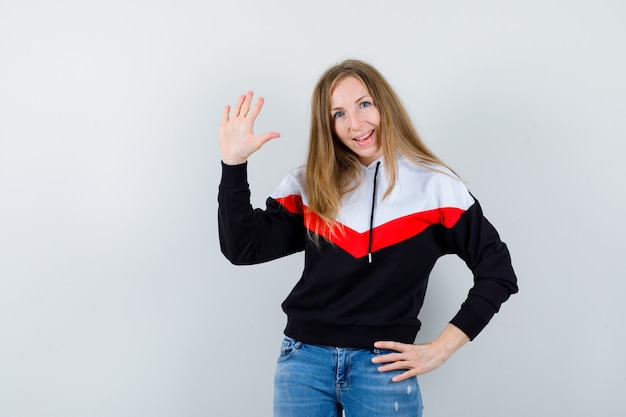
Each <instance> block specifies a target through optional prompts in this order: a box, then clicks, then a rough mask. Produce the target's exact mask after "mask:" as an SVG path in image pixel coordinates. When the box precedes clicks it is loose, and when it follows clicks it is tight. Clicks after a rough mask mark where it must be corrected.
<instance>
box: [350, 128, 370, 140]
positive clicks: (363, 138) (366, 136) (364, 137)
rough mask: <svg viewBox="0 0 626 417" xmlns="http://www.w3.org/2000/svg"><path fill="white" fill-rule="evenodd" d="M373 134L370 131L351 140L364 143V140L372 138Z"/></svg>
mask: <svg viewBox="0 0 626 417" xmlns="http://www.w3.org/2000/svg"><path fill="white" fill-rule="evenodd" d="M373 133H374V131H373V130H370V131H369V132H368V133H366V134H364V135H363V136H361V137H358V138H353V139H352V140H354V141H356V142H361V141H364V140H366V139H369V137H370V136H372V134H373Z"/></svg>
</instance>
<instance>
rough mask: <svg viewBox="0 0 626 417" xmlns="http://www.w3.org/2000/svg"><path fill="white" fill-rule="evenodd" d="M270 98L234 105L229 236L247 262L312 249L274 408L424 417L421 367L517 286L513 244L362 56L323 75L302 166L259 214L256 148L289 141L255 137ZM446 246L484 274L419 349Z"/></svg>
mask: <svg viewBox="0 0 626 417" xmlns="http://www.w3.org/2000/svg"><path fill="white" fill-rule="evenodd" d="M262 106H263V99H262V98H259V99H258V100H257V101H256V103H254V104H253V95H252V92H248V93H247V94H245V95H242V96H241V97H240V98H239V100H238V101H237V103H236V104H235V106H234V107H233V108H231V107H230V106H226V108H225V109H224V115H223V120H222V124H221V126H220V129H219V141H220V149H221V153H222V180H221V183H220V189H219V233H220V243H221V248H222V252H223V253H224V255H225V256H226V257H227V258H228V259H229V260H230V261H231V262H232V263H233V264H237V265H244V264H255V263H260V262H266V261H269V260H272V259H275V258H279V257H282V256H286V255H289V254H292V253H294V252H299V251H304V252H305V260H304V268H303V272H302V275H301V277H300V279H299V281H298V282H297V283H296V285H295V287H294V288H293V290H292V292H291V293H290V294H289V295H288V297H287V298H286V300H285V301H284V303H283V304H282V307H283V310H284V311H285V313H286V315H287V326H286V328H285V337H284V339H283V342H282V347H281V353H280V356H279V358H278V363H277V367H276V375H275V389H274V392H275V394H274V415H275V416H276V417H286V416H290V417H294V416H297V417H329V416H340V415H341V413H342V411H344V410H345V413H346V416H350V417H366V416H367V417H384V416H395V417H400V416H402V417H404V416H407V417H408V416H412V417H415V416H421V414H422V409H423V405H422V398H421V395H420V390H419V385H418V382H417V376H418V375H421V374H424V373H426V372H430V371H432V370H434V369H436V368H437V367H439V366H441V365H442V364H443V363H444V362H445V361H446V360H447V359H448V358H449V357H450V356H451V355H452V354H453V353H454V352H455V351H457V350H458V349H459V348H461V347H462V346H463V345H464V344H465V343H467V342H468V341H470V340H472V339H474V338H475V337H476V336H477V335H478V333H479V332H480V331H481V330H482V329H483V328H484V327H485V326H486V325H487V323H488V322H489V320H490V319H491V318H492V316H493V315H494V314H495V313H496V312H497V311H498V310H499V308H500V305H501V304H502V303H503V302H504V301H506V300H507V299H508V298H509V296H510V295H511V294H513V293H516V292H517V280H516V277H515V273H514V271H513V268H512V266H511V260H510V256H509V252H508V250H507V247H506V245H505V244H504V243H503V242H502V241H501V240H500V238H499V235H498V233H497V231H496V230H495V229H494V227H493V226H492V225H491V224H490V223H489V222H488V221H487V219H485V217H484V216H483V214H482V211H481V208H480V205H479V203H478V201H477V200H476V199H475V198H474V197H473V196H472V195H471V194H470V192H469V191H468V190H467V188H466V186H465V185H464V183H463V182H462V181H460V180H459V179H458V178H457V177H456V175H455V174H454V173H453V172H452V170H450V169H449V168H448V167H447V166H446V165H445V164H444V163H443V162H442V161H441V160H440V159H439V158H438V157H437V156H436V155H435V154H434V153H432V152H431V151H430V150H429V149H428V148H427V147H426V146H425V145H424V143H423V142H422V140H421V139H420V137H419V136H418V134H417V132H416V130H415V128H414V127H413V124H412V122H411V120H410V118H409V116H408V114H407V112H406V110H405V109H404V107H403V105H402V103H401V101H400V100H399V98H398V96H397V95H396V93H395V92H394V91H393V89H392V88H391V87H390V85H389V83H388V82H387V81H386V80H385V79H384V77H383V76H382V75H381V74H380V73H379V72H378V71H377V70H376V69H375V68H374V67H373V66H371V65H370V64H368V63H365V62H362V61H358V60H347V61H344V62H341V63H339V64H337V65H334V66H332V67H331V68H329V69H328V70H326V72H325V73H324V74H323V75H322V76H321V78H320V79H319V81H318V83H317V85H316V86H315V89H314V91H313V98H312V106H311V107H312V114H311V132H310V138H309V150H308V156H307V162H306V165H305V166H304V167H302V168H298V169H296V170H295V171H293V172H292V173H291V174H290V175H288V176H287V177H286V178H285V179H284V180H283V181H282V183H281V184H280V185H279V186H278V188H277V189H276V191H275V192H274V193H273V194H272V195H271V196H270V197H269V198H268V199H267V205H266V208H265V209H253V208H252V207H251V205H250V198H249V195H250V192H249V189H248V183H247V176H246V175H247V174H246V172H247V171H246V168H247V160H248V157H249V156H250V155H251V154H252V153H254V152H255V151H257V150H258V149H260V148H261V147H262V146H263V144H264V143H266V142H267V141H269V140H271V139H274V138H277V137H279V136H280V135H279V134H278V133H277V132H267V133H263V134H255V133H254V122H255V120H256V118H257V116H258V115H259V113H260V111H261V108H262ZM445 254H456V255H458V256H459V257H461V258H462V259H463V260H464V261H465V262H466V264H467V265H468V267H469V268H470V269H471V271H472V272H473V274H474V283H473V286H472V287H471V288H470V290H469V294H468V297H467V299H466V300H465V302H464V303H463V304H462V305H461V306H460V308H459V311H458V313H457V314H456V315H455V316H454V317H453V318H452V319H451V320H450V323H449V324H448V325H447V326H446V327H445V328H444V329H443V331H442V332H441V334H440V335H439V336H438V337H437V338H436V339H434V340H433V341H431V342H429V343H424V344H415V343H414V341H415V337H416V335H417V332H418V331H419V328H420V320H418V314H419V311H420V308H421V307H422V304H423V302H424V296H425V293H426V286H427V282H428V277H429V274H430V272H431V270H432V268H433V266H434V264H435V262H436V261H437V259H438V258H439V257H441V256H442V255H445Z"/></svg>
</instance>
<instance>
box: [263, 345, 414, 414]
mask: <svg viewBox="0 0 626 417" xmlns="http://www.w3.org/2000/svg"><path fill="white" fill-rule="evenodd" d="M389 352H390V351H384V350H381V349H374V348H372V349H371V350H367V349H352V348H334V347H327V346H316V345H308V344H304V343H301V342H299V341H296V340H294V339H292V338H289V337H285V338H284V339H283V343H282V347H281V351H280V356H279V358H278V363H277V365H276V375H275V378H274V417H339V416H341V415H342V414H341V413H342V411H344V412H345V416H346V417H421V415H422V408H423V406H422V397H421V394H420V390H419V385H418V383H417V378H410V379H408V380H404V381H402V382H393V381H391V378H392V377H393V376H394V375H398V374H400V373H402V371H395V372H394V371H392V372H379V371H378V369H377V368H378V366H380V365H378V364H374V363H372V358H373V357H374V356H375V355H383V354H387V353H389Z"/></svg>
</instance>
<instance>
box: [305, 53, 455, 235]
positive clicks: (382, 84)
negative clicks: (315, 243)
mask: <svg viewBox="0 0 626 417" xmlns="http://www.w3.org/2000/svg"><path fill="white" fill-rule="evenodd" d="M346 77H355V78H357V79H358V80H360V81H361V82H362V83H363V84H364V85H365V87H366V88H367V89H368V90H369V93H370V95H371V96H372V98H373V101H374V103H373V104H374V105H375V106H376V107H377V108H378V111H379V112H380V126H379V138H380V141H381V144H382V149H383V156H384V158H385V170H386V172H387V178H388V183H389V186H388V188H387V190H386V192H385V195H384V197H386V196H388V195H389V193H391V191H392V190H393V187H394V186H395V184H396V181H397V177H398V169H397V156H398V154H400V155H403V156H404V157H406V158H407V159H409V160H411V161H413V162H414V163H416V164H419V165H423V166H424V163H428V164H434V165H438V166H445V164H444V163H443V162H442V161H441V160H440V159H439V158H438V157H437V156H436V155H435V154H434V153H433V152H431V151H430V150H429V149H428V147H426V145H425V144H424V142H422V140H421V139H420V137H419V135H418V134H417V131H416V129H415V127H414V125H413V122H412V121H411V119H410V117H409V115H408V113H407V112H406V110H405V108H404V106H403V104H402V102H401V101H400V99H399V98H398V96H397V94H396V93H395V92H394V90H393V89H392V88H391V86H390V85H389V83H388V82H387V81H386V80H385V78H384V77H383V76H382V74H381V73H380V72H379V71H378V70H377V69H376V68H374V67H373V66H372V65H370V64H368V63H366V62H363V61H360V60H355V59H349V60H345V61H343V62H341V63H339V64H337V65H334V66H332V67H330V68H328V69H327V70H326V71H325V72H324V73H323V74H322V76H321V77H320V79H319V80H318V82H317V84H316V86H315V88H314V90H313V97H312V99H311V132H310V136H309V150H308V156H307V162H306V178H305V184H306V190H307V194H308V197H309V204H308V210H310V211H311V212H313V213H314V214H316V215H317V217H318V218H319V220H320V221H318V222H315V224H312V225H309V227H310V228H311V226H312V229H313V230H312V231H313V232H315V233H317V234H320V232H321V230H322V228H328V230H330V232H331V234H334V233H335V232H336V225H337V223H336V222H335V220H334V218H335V217H336V215H337V213H338V212H339V209H340V206H341V198H342V196H343V195H344V194H345V193H346V192H349V191H350V190H351V189H353V188H355V187H357V186H358V184H359V183H360V181H361V180H362V178H363V176H362V171H361V168H360V167H361V166H362V165H361V163H360V162H359V159H358V157H357V155H356V154H355V153H354V152H352V151H351V150H349V149H348V148H347V147H346V146H345V145H343V144H342V143H341V141H340V140H339V138H338V136H337V134H336V133H335V131H334V121H333V119H332V115H331V94H332V91H333V88H334V86H335V85H336V83H337V82H338V81H340V80H342V79H344V78H346ZM427 168H429V169H430V167H428V166H427Z"/></svg>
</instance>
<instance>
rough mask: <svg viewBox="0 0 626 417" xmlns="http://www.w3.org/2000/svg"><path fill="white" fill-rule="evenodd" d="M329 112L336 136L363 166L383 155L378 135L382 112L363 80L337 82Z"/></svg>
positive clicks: (353, 78)
mask: <svg viewBox="0 0 626 417" xmlns="http://www.w3.org/2000/svg"><path fill="white" fill-rule="evenodd" d="M330 109H331V110H330V112H331V116H332V118H333V122H334V128H335V133H336V134H337V136H339V139H340V140H341V142H342V143H343V144H344V145H346V146H347V147H348V149H350V150H352V152H354V153H355V154H357V155H358V157H359V160H360V161H361V163H362V164H363V165H366V166H367V165H369V164H370V163H372V161H374V160H375V159H377V158H378V157H380V156H381V155H382V154H383V149H382V145H381V143H380V138H379V136H378V135H379V130H378V128H379V126H380V112H379V111H378V108H377V107H376V105H375V103H374V99H373V98H372V96H370V93H369V91H368V90H367V88H366V87H365V85H364V84H363V83H362V82H361V80H359V79H358V78H355V77H346V78H343V79H341V80H340V81H338V82H337V84H335V87H334V88H333V90H332V92H331V96H330Z"/></svg>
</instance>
